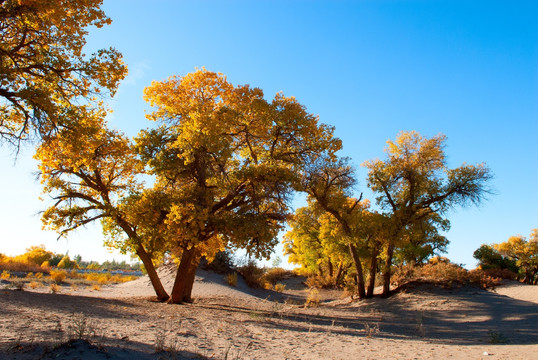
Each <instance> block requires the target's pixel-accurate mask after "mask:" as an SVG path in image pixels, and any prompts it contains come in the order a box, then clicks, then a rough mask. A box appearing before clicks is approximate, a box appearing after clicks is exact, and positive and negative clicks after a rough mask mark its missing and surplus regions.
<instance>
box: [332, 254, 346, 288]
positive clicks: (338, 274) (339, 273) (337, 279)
mask: <svg viewBox="0 0 538 360" xmlns="http://www.w3.org/2000/svg"><path fill="white" fill-rule="evenodd" d="M343 272H344V262H343V261H340V263H339V264H338V269H337V270H336V275H335V276H334V287H335V288H337V287H338V283H339V282H340V277H341V276H342V273H343Z"/></svg>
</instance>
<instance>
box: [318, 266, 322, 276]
mask: <svg viewBox="0 0 538 360" xmlns="http://www.w3.org/2000/svg"><path fill="white" fill-rule="evenodd" d="M318 272H319V276H320V277H323V267H322V266H321V263H319V264H318Z"/></svg>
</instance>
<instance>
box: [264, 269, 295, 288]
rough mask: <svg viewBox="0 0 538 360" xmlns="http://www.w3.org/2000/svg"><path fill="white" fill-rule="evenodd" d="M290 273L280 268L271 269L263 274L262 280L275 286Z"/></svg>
mask: <svg viewBox="0 0 538 360" xmlns="http://www.w3.org/2000/svg"><path fill="white" fill-rule="evenodd" d="M291 274H292V272H291V271H289V270H286V269H282V268H271V269H268V270H267V271H266V272H265V274H263V279H264V280H265V281H266V282H268V283H269V284H271V285H275V284H276V283H277V282H278V281H280V280H283V279H285V278H287V277H289V276H290V275H291Z"/></svg>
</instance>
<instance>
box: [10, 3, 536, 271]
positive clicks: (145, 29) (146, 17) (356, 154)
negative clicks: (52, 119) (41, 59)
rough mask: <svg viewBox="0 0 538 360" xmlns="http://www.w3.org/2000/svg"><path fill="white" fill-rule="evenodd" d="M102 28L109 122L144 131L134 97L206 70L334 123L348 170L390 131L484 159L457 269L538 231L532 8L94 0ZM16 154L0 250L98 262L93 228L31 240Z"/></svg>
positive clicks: (30, 199)
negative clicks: (125, 70) (33, 248)
mask: <svg viewBox="0 0 538 360" xmlns="http://www.w3.org/2000/svg"><path fill="white" fill-rule="evenodd" d="M104 10H105V11H106V13H107V15H108V16H109V17H111V18H112V20H113V23H112V25H111V26H108V27H105V28H103V29H99V30H92V31H91V36H90V37H89V39H88V51H87V52H88V53H90V52H91V51H92V50H94V49H98V48H102V47H106V46H114V47H116V48H117V49H118V50H120V51H121V52H122V53H123V54H124V59H125V62H126V63H127V65H128V66H129V73H130V74H129V76H128V78H127V79H126V80H125V81H124V82H123V83H122V85H121V86H120V89H119V91H118V93H117V95H116V97H115V98H114V99H113V100H112V101H111V102H110V106H111V107H112V108H113V109H114V113H113V115H112V116H111V118H110V123H111V125H112V126H114V127H117V128H119V129H121V130H123V131H124V132H125V133H127V134H128V135H131V136H133V135H136V133H137V132H138V131H139V130H140V129H142V128H146V127H148V126H150V125H151V124H150V123H149V122H148V121H147V120H146V119H145V117H144V110H146V109H147V106H146V104H145V103H144V101H143V99H142V91H143V88H144V87H145V86H148V85H149V84H150V83H151V81H152V80H163V79H165V78H167V77H169V76H171V75H174V74H179V75H182V74H185V73H188V72H191V71H193V70H194V69H195V68H197V67H198V68H200V67H202V66H205V67H206V68H207V69H208V70H211V71H217V72H222V73H224V74H225V75H227V77H228V80H229V81H231V82H232V83H234V84H245V83H248V84H250V85H251V86H256V87H260V88H261V89H263V90H264V92H265V95H266V97H267V98H272V97H273V96H274V94H275V93H276V92H277V91H283V92H284V94H286V95H288V96H295V97H296V98H297V99H298V100H299V101H300V102H301V103H302V104H304V105H305V106H306V107H307V109H308V110H309V111H310V112H311V113H314V114H317V115H319V117H320V120H321V121H322V122H324V123H328V124H331V125H333V126H335V127H336V135H337V136H338V137H340V138H341V139H342V141H343V145H344V150H343V152H342V155H345V156H349V157H351V158H352V159H353V163H354V164H355V165H356V167H357V174H358V178H359V184H358V186H357V192H361V191H362V192H364V196H366V197H368V198H373V196H372V195H371V194H370V193H369V192H368V189H367V188H366V184H365V177H366V172H365V170H364V169H362V168H361V167H360V164H361V163H362V162H363V161H365V160H368V159H372V158H376V157H379V158H382V157H383V155H384V154H383V148H384V147H385V142H386V141H387V140H388V139H394V138H395V137H396V135H397V134H398V132H400V131H402V130H416V131H419V132H420V133H421V134H423V135H426V136H433V135H436V134H438V133H444V134H445V135H447V138H448V140H447V147H446V153H447V155H448V159H449V166H450V167H456V166H459V165H460V164H461V163H463V162H467V163H478V162H485V163H486V164H487V165H488V166H489V167H490V168H491V169H492V171H493V173H494V174H495V178H494V180H493V181H492V183H491V186H492V187H493V188H494V190H495V195H493V196H490V198H489V200H488V201H487V202H485V203H484V204H482V205H481V206H480V207H479V208H472V207H469V208H465V209H461V208H457V209H455V210H454V211H453V212H452V213H451V214H450V215H449V219H450V220H451V223H452V229H451V230H450V231H449V232H448V233H447V234H446V236H447V237H448V239H449V240H450V241H451V243H450V246H449V252H448V255H447V256H448V257H449V258H450V259H451V260H453V261H454V262H457V263H463V264H466V265H467V266H468V267H472V266H474V265H475V262H474V259H473V258H472V253H473V251H474V250H475V249H476V248H478V247H479V246H480V245H481V244H482V243H495V242H501V241H505V240H506V239H507V238H508V237H509V236H511V235H515V234H518V233H519V234H522V235H524V236H527V235H528V234H529V233H530V231H531V229H533V228H537V227H538V207H537V204H538V192H537V191H536V185H537V179H538V166H537V160H538V141H537V140H536V138H537V135H538V22H537V21H536V14H538V3H537V2H534V1H528V2H525V1H517V2H507V1H455V0H450V1H435V0H428V1H427V0H424V1H306V0H303V1H262V0H259V1H173V0H169V1H164V0H155V1H152V2H147V1H135V0H129V1H126V0H125V1H121V0H105V3H104ZM31 153H32V150H31V148H30V147H29V148H27V149H26V150H25V151H23V153H22V154H21V156H20V157H19V160H18V162H17V163H16V164H15V166H13V156H12V155H11V154H10V153H9V151H8V149H6V148H5V147H4V148H2V151H1V152H0V164H1V166H2V169H4V170H3V175H2V177H1V183H0V185H2V189H4V190H3V203H4V204H6V205H7V206H3V207H2V208H1V209H0V227H1V228H2V229H3V230H2V235H1V236H2V240H1V241H2V250H0V252H3V253H7V254H16V253H21V252H23V251H24V249H25V248H26V247H28V246H29V245H32V244H40V243H44V244H45V245H46V246H47V247H48V248H50V249H51V250H55V251H61V252H65V251H69V253H70V254H72V255H74V254H77V253H81V254H82V256H83V258H85V259H90V258H91V259H96V260H101V261H102V260H104V259H105V258H107V257H108V258H111V257H112V256H114V257H115V258H116V259H118V256H117V255H111V254H109V253H107V252H106V250H105V249H104V248H103V247H102V245H101V244H102V238H101V234H100V230H99V227H98V226H94V227H90V228H88V229H82V230H80V231H79V232H78V234H75V235H74V236H72V237H70V238H69V239H68V240H67V241H66V240H61V241H60V242H56V240H55V238H56V236H55V235H54V234H53V233H44V232H41V231H40V222H39V217H38V216H35V214H36V213H37V212H38V211H40V210H42V209H44V207H45V204H43V203H41V202H40V201H39V200H37V197H38V196H39V194H40V187H39V184H38V183H37V182H36V181H35V180H34V179H33V177H32V172H33V171H35V164H33V163H32V161H30V160H29V158H30V157H31Z"/></svg>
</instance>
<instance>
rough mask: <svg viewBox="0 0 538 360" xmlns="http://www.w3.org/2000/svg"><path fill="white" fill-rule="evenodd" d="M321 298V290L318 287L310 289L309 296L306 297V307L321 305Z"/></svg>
mask: <svg viewBox="0 0 538 360" xmlns="http://www.w3.org/2000/svg"><path fill="white" fill-rule="evenodd" d="M320 302H321V300H320V298H319V291H318V290H317V289H310V291H309V292H308V296H307V297H306V302H305V304H304V305H305V307H316V306H319V304H320Z"/></svg>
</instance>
